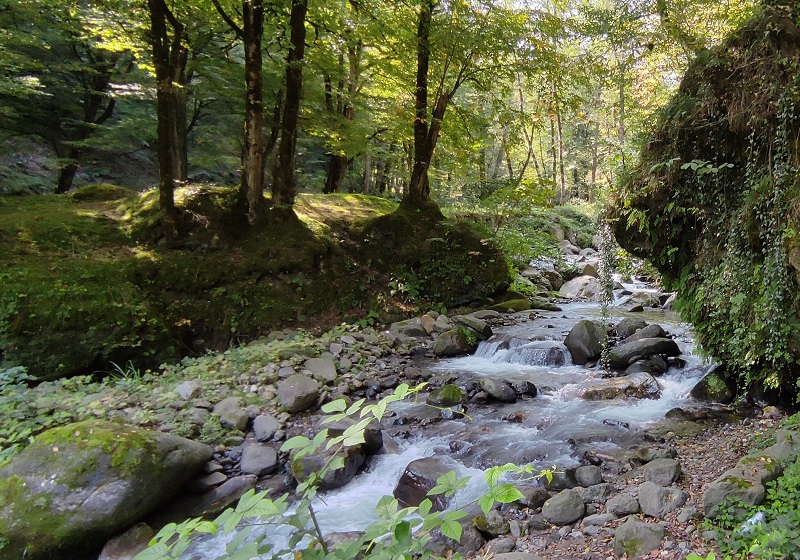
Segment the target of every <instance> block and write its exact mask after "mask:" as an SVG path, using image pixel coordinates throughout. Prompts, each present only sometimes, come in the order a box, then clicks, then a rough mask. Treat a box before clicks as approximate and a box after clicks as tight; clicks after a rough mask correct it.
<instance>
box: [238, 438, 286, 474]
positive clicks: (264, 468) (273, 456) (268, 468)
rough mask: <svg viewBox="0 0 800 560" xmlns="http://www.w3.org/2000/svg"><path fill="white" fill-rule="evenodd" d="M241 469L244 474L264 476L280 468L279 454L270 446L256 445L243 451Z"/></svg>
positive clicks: (249, 446)
mask: <svg viewBox="0 0 800 560" xmlns="http://www.w3.org/2000/svg"><path fill="white" fill-rule="evenodd" d="M239 468H240V469H241V470H242V472H243V473H244V474H254V475H256V476H264V475H266V474H270V473H273V472H275V470H276V469H277V468H278V452H277V451H275V449H274V448H272V447H270V446H269V445H263V444H260V443H254V444H251V445H248V446H247V447H245V448H244V450H243V451H242V459H241V462H240V463H239Z"/></svg>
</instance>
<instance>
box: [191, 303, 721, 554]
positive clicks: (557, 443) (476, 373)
mask: <svg viewBox="0 0 800 560" xmlns="http://www.w3.org/2000/svg"><path fill="white" fill-rule="evenodd" d="M537 313H538V314H539V317H537V318H536V319H535V320H533V321H527V320H526V321H523V322H521V323H518V324H515V325H514V326H510V327H506V328H498V329H496V333H495V335H494V336H493V337H492V338H491V339H489V340H488V341H484V342H481V344H480V346H479V347H478V349H477V351H476V352H475V354H474V355H471V356H465V357H460V358H454V359H447V360H439V361H436V362H434V363H432V364H431V370H432V371H433V373H434V375H435V376H440V377H443V378H445V380H450V381H452V382H454V383H456V384H457V385H462V386H463V385H466V384H468V383H470V382H474V381H479V380H480V379H481V378H487V377H488V378H495V379H498V380H504V381H511V382H514V381H518V382H521V381H528V382H531V383H533V384H534V385H536V387H537V388H538V395H536V396H535V397H533V398H523V399H521V400H518V401H517V402H516V403H511V404H504V403H497V402H493V403H489V404H487V405H481V406H468V408H467V411H466V412H467V414H468V416H469V417H468V418H461V419H450V420H442V419H441V418H440V415H439V411H437V410H434V409H431V408H430V407H426V406H424V405H422V404H415V403H409V402H404V403H399V404H398V405H397V406H396V407H395V408H394V409H393V411H392V412H393V416H392V418H391V419H390V420H391V421H393V422H394V423H395V424H399V425H400V427H394V428H391V427H390V428H388V429H386V430H385V431H384V439H385V440H386V439H387V438H389V437H391V435H392V434H396V435H397V437H395V438H392V441H391V442H390V443H391V445H387V448H392V449H393V451H395V452H394V453H387V454H383V455H379V456H376V457H374V458H373V459H372V462H371V464H370V465H369V467H368V469H367V470H366V471H365V472H363V473H362V474H360V475H359V476H357V477H356V478H355V479H354V480H353V481H352V482H350V483H349V484H348V485H347V486H345V487H344V488H341V489H339V490H336V491H332V492H329V493H327V494H326V495H325V496H323V497H321V498H319V499H318V500H317V503H316V504H315V510H316V512H317V516H318V518H319V522H320V524H321V527H322V530H323V532H331V531H337V532H341V531H353V530H359V529H363V528H364V527H365V526H366V525H368V524H369V523H370V522H372V521H374V520H376V516H375V514H374V508H375V505H376V504H377V502H378V500H379V499H380V498H381V497H382V496H386V495H391V494H392V491H393V490H394V487H395V485H396V483H397V481H398V479H399V478H400V476H401V474H402V473H403V470H404V468H405V467H406V465H408V463H410V462H411V461H413V460H415V459H419V458H422V457H428V456H432V455H434V454H446V455H448V456H449V457H451V458H453V459H455V460H456V461H458V462H459V464H460V465H461V467H460V471H461V472H460V473H459V475H460V476H471V477H472V482H471V485H470V487H468V488H467V489H466V490H465V491H464V492H463V493H462V495H461V496H459V497H457V499H456V501H455V503H456V505H458V504H463V503H465V502H467V501H469V500H471V499H473V498H474V497H475V496H478V495H480V493H482V492H483V491H484V490H485V487H484V486H483V482H482V480H483V477H482V476H481V474H482V471H483V469H485V468H488V467H490V466H493V465H498V464H505V463H508V462H513V463H516V464H518V465H528V464H530V465H533V466H535V467H539V468H543V467H550V466H553V465H556V466H557V467H558V468H559V469H563V468H567V467H570V466H575V465H578V464H579V459H580V458H581V457H582V456H583V455H584V454H585V453H587V452H599V453H608V452H610V451H613V450H615V449H619V448H620V447H622V446H625V445H626V444H628V443H630V442H631V441H633V439H634V438H636V437H639V438H641V430H640V428H642V427H643V426H646V425H647V424H649V423H653V422H656V421H658V420H660V419H662V418H663V417H664V414H665V413H666V412H667V411H669V410H670V409H672V408H674V407H677V406H687V405H688V404H689V401H690V398H689V396H688V394H689V391H690V390H691V388H692V387H693V386H694V385H695V384H696V383H697V382H698V381H699V380H700V379H701V378H702V376H703V375H704V374H705V373H706V372H707V371H708V370H709V369H710V366H707V365H703V364H702V362H701V360H700V359H699V358H697V357H696V356H695V355H694V354H693V351H694V343H693V340H692V338H691V333H690V331H689V330H688V328H687V327H686V326H685V325H683V324H681V323H679V322H678V320H677V316H676V315H675V314H673V313H671V312H665V311H662V310H655V309H653V310H648V311H646V312H645V313H636V314H628V313H626V312H623V311H620V310H619V308H613V309H612V317H611V318H610V322H611V324H615V323H616V322H618V321H619V320H621V319H622V318H623V317H625V316H631V317H636V318H643V319H645V320H646V321H648V322H649V323H659V324H660V325H662V326H663V327H664V329H665V330H666V331H667V332H668V333H670V334H671V335H672V336H673V337H674V339H675V340H676V342H677V343H678V345H679V346H680V348H681V351H682V355H681V359H682V360H683V361H685V366H684V367H682V368H672V369H670V370H669V371H668V372H667V373H665V374H664V375H662V376H660V377H658V384H659V386H660V390H661V392H660V398H658V399H641V400H635V399H626V400H622V399H620V400H611V401H609V400H605V401H587V400H584V399H582V398H580V397H579V393H580V391H581V388H582V387H583V386H585V384H587V383H591V382H593V381H596V380H598V379H600V378H602V374H603V371H602V370H601V369H600V368H598V367H596V368H593V369H592V368H586V367H584V366H576V365H572V364H571V361H570V358H569V356H570V354H569V351H568V350H567V349H566V348H565V347H564V345H563V344H562V341H563V340H564V338H565V337H566V335H567V333H568V332H569V330H570V329H571V328H572V326H573V325H574V324H575V323H576V322H577V321H578V320H580V319H584V318H590V319H596V320H599V319H600V310H599V307H598V305H597V304H593V303H570V304H566V305H564V306H563V310H562V311H560V312H537ZM404 418H406V419H408V418H413V419H416V420H417V421H419V420H420V419H425V418H428V419H430V420H431V421H430V422H428V423H425V422H423V424H426V426H425V427H424V428H423V431H422V435H419V434H418V433H417V432H416V431H415V432H414V435H413V436H411V437H408V431H407V430H406V431H405V434H404V435H405V436H406V437H400V434H403V432H404V430H403V428H404V427H405V426H403V424H405V423H406V422H405V421H404V420H403V419H404ZM454 449H455V450H456V451H453V450H454ZM225 540H227V539H225V538H224V537H221V538H220V537H218V538H217V540H215V541H209V542H206V543H204V544H203V545H202V547H201V548H199V549H195V551H194V552H195V553H194V554H192V555H191V556H190V557H191V558H216V555H217V554H221V553H222V551H223V549H224V542H225ZM198 553H199V555H198Z"/></svg>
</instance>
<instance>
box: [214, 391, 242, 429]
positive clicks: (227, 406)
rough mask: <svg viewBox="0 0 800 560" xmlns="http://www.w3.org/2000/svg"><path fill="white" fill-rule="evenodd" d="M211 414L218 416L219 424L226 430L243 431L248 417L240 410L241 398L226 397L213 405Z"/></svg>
mask: <svg viewBox="0 0 800 560" xmlns="http://www.w3.org/2000/svg"><path fill="white" fill-rule="evenodd" d="M211 413H212V414H216V415H217V416H219V423H220V424H222V425H223V426H224V427H226V428H232V429H234V430H239V431H244V429H245V428H246V427H247V422H248V421H249V420H250V416H249V415H248V414H247V412H245V411H244V409H243V408H242V398H241V397H228V398H226V399H222V400H221V401H219V402H218V403H217V404H215V405H214V409H213V410H212V411H211Z"/></svg>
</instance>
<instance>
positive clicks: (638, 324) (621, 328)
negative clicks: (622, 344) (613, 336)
mask: <svg viewBox="0 0 800 560" xmlns="http://www.w3.org/2000/svg"><path fill="white" fill-rule="evenodd" d="M646 326H647V321H645V320H644V319H634V318H631V317H626V318H625V319H623V320H622V321H620V322H619V323H617V324H616V326H615V327H614V330H615V331H616V333H617V336H618V337H620V338H628V337H629V336H631V335H632V334H633V333H635V332H636V331H638V330H640V329H643V328H645V327H646Z"/></svg>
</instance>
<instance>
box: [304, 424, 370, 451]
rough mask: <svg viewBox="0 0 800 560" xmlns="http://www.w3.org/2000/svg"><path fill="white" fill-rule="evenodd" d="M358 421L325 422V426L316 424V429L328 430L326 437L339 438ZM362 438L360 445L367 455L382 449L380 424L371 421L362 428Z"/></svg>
mask: <svg viewBox="0 0 800 560" xmlns="http://www.w3.org/2000/svg"><path fill="white" fill-rule="evenodd" d="M357 423H358V421H357V420H356V419H353V418H349V417H348V418H342V419H341V420H337V421H336V422H327V423H325V424H322V423H320V424H318V426H317V427H318V428H319V429H320V430H321V429H323V428H324V429H327V430H328V437H339V436H340V435H342V434H344V432H345V431H346V430H347V429H348V428H350V426H353V425H354V424H357ZM362 435H363V437H364V443H362V444H361V445H362V446H363V448H364V451H365V452H366V453H367V454H368V455H372V454H374V453H378V452H379V451H380V450H381V448H383V432H382V431H381V425H380V423H379V422H378V421H377V420H375V419H373V420H372V421H371V422H370V423H369V424H367V426H366V427H365V428H364V433H363V434H362Z"/></svg>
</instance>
